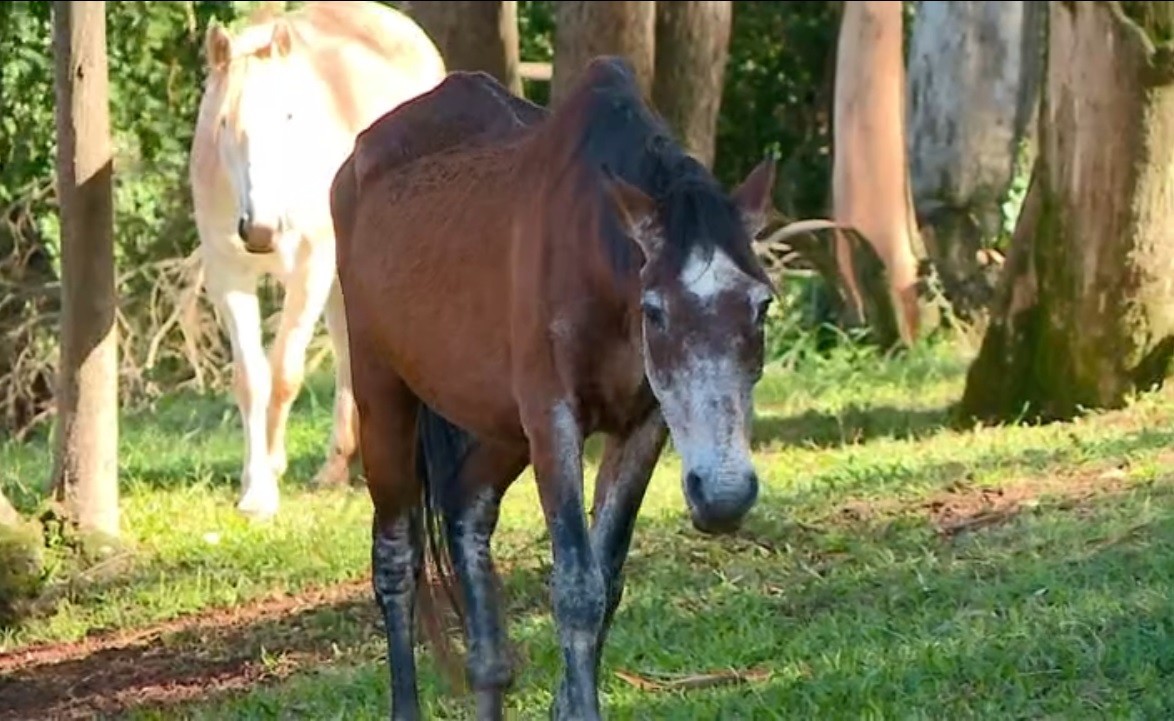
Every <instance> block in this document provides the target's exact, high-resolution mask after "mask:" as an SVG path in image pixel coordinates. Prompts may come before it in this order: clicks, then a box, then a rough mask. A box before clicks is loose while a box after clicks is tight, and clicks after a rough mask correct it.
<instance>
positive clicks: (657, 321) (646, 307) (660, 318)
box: [641, 301, 666, 330]
mask: <svg viewBox="0 0 1174 721" xmlns="http://www.w3.org/2000/svg"><path fill="white" fill-rule="evenodd" d="M641 309H642V310H643V311H644V320H645V321H647V322H648V325H650V326H652V327H653V328H655V329H656V330H664V327H665V323H666V319H665V315H664V308H661V307H660V306H659V305H656V304H655V303H649V302H647V301H645V302H644V303H643V304H641Z"/></svg>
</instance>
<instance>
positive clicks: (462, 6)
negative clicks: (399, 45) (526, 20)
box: [408, 0, 522, 95]
mask: <svg viewBox="0 0 1174 721" xmlns="http://www.w3.org/2000/svg"><path fill="white" fill-rule="evenodd" d="M408 13H409V14H410V15H411V17H412V19H414V20H415V21H416V22H417V23H418V24H419V25H420V27H422V28H424V32H426V33H428V35H429V37H431V38H432V42H434V43H436V47H437V48H438V49H439V50H440V54H441V56H442V57H443V58H444V63H445V65H446V66H447V67H448V69H449V70H481V71H483V72H486V73H489V74H490V75H492V76H493V77H495V78H497V79H498V81H500V82H501V84H502V85H504V86H506V87H507V88H509V89H510V91H511V92H513V93H514V94H515V95H521V94H522V77H521V75H520V74H519V73H518V58H519V55H518V53H519V50H518V3H517V2H516V0H504V1H500V2H492V1H486V2H468V1H465V0H439V1H436V0H432V1H429V2H412V3H411V4H410V6H409V8H408Z"/></svg>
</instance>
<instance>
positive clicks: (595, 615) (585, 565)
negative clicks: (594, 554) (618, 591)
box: [551, 559, 608, 636]
mask: <svg viewBox="0 0 1174 721" xmlns="http://www.w3.org/2000/svg"><path fill="white" fill-rule="evenodd" d="M551 585H552V586H553V588H552V591H553V596H554V598H553V600H554V613H555V617H556V618H557V619H558V621H559V625H560V626H562V627H563V629H564V631H567V632H570V633H588V634H591V635H592V636H594V634H595V633H596V632H597V631H598V630H599V628H600V626H601V625H602V624H603V619H604V616H605V615H606V614H607V604H608V589H607V584H606V582H605V580H604V578H603V572H602V570H601V569H600V567H599V565H598V564H596V563H589V562H583V561H580V560H578V559H576V560H575V561H571V562H564V563H561V564H556V565H555V568H554V576H553V579H552V584H551Z"/></svg>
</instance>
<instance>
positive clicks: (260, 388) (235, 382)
mask: <svg viewBox="0 0 1174 721" xmlns="http://www.w3.org/2000/svg"><path fill="white" fill-rule="evenodd" d="M263 376H264V374H263V373H262V372H261V369H254V370H253V371H252V372H251V373H250V372H249V371H248V369H246V368H245V365H244V363H243V362H241V361H237V362H235V363H233V366H232V395H233V397H234V398H235V399H236V402H237V405H238V406H240V407H241V408H242V409H247V408H251V407H253V405H254V404H255V403H256V402H257V401H258V400H262V399H264V397H265V395H266V393H265V391H266V388H265V385H266V384H268V382H269V379H268V378H267V377H263ZM263 402H264V401H263V400H262V403H263Z"/></svg>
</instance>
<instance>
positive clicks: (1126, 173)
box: [960, 2, 1174, 421]
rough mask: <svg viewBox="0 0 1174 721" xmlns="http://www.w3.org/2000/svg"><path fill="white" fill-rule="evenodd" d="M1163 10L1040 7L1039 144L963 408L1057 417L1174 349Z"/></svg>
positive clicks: (1173, 105)
mask: <svg viewBox="0 0 1174 721" xmlns="http://www.w3.org/2000/svg"><path fill="white" fill-rule="evenodd" d="M1172 35H1174V7H1172V6H1171V5H1169V4H1167V3H1164V2H1127V3H1120V2H1095V3H1049V4H1048V44H1047V56H1046V61H1045V63H1046V74H1045V82H1044V90H1043V101H1042V105H1041V113H1040V128H1039V135H1040V148H1039V155H1038V156H1037V158H1036V163H1035V171H1034V174H1033V177H1032V181H1031V185H1030V187H1029V189H1028V191H1027V199H1026V200H1025V201H1024V207H1023V210H1022V211H1021V213H1020V216H1019V222H1018V225H1017V227H1016V232H1015V235H1014V237H1013V238H1012V241H1011V247H1010V249H1009V251H1008V256H1007V262H1006V266H1005V269H1004V273H1003V276H1002V277H1001V279H1000V284H999V287H998V288H997V293H996V297H995V300H994V303H993V309H992V314H991V322H990V326H989V328H988V330H987V333H986V336H985V337H984V339H983V344H982V347H981V349H980V351H979V354H978V356H977V358H975V360H974V363H973V364H972V365H971V368H970V371H969V374H968V377H967V381H966V389H965V392H964V394H963V399H962V404H961V409H960V410H961V412H962V413H963V414H964V415H965V416H966V417H968V418H970V419H976V418H977V419H983V420H988V421H1002V420H1008V419H1013V418H1016V417H1027V418H1032V419H1036V420H1062V419H1068V418H1071V417H1073V416H1075V415H1076V414H1077V413H1078V412H1080V410H1081V409H1097V408H1100V409H1105V408H1115V407H1120V406H1121V405H1123V404H1124V403H1125V402H1126V400H1127V399H1128V398H1129V397H1130V396H1131V395H1132V394H1134V393H1137V392H1144V391H1146V390H1149V389H1152V388H1153V387H1155V386H1156V385H1158V384H1160V383H1162V382H1163V381H1164V380H1165V378H1166V376H1167V373H1168V371H1169V364H1170V361H1171V357H1172V355H1174V313H1172V312H1171V308H1174V283H1171V282H1170V279H1171V277H1174V244H1171V242H1170V230H1171V228H1174V193H1171V192H1170V168H1171V166H1174V43H1171V42H1170V38H1171V37H1172Z"/></svg>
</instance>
